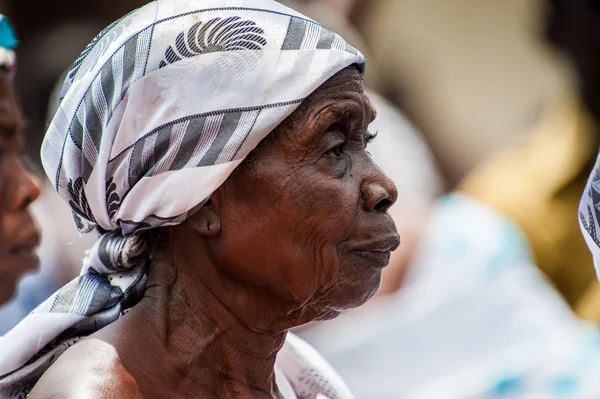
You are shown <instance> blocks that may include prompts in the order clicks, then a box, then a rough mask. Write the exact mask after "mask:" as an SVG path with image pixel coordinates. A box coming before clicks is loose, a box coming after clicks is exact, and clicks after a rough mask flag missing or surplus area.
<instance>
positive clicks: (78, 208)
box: [68, 177, 96, 223]
mask: <svg viewBox="0 0 600 399" xmlns="http://www.w3.org/2000/svg"><path fill="white" fill-rule="evenodd" d="M86 183H87V181H86V179H85V178H84V177H78V178H77V179H75V181H73V180H69V185H68V187H69V194H70V195H71V200H70V201H69V205H70V206H71V209H72V210H73V212H75V213H76V214H78V215H79V216H81V217H82V218H84V219H86V220H89V221H90V222H94V223H95V222H96V219H95V218H94V215H93V214H92V210H91V209H90V205H89V203H88V200H87V197H86V195H85V190H84V189H83V188H84V186H85V184H86Z"/></svg>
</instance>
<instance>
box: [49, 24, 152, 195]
mask: <svg viewBox="0 0 600 399" xmlns="http://www.w3.org/2000/svg"><path fill="white" fill-rule="evenodd" d="M152 29H153V28H152V27H150V28H147V29H144V30H143V31H141V32H139V33H138V34H136V35H135V36H133V37H132V38H130V39H129V40H128V41H127V42H126V43H125V44H124V45H123V46H122V47H121V48H120V49H119V50H118V51H117V52H115V53H114V54H113V56H112V57H111V58H110V60H108V61H107V62H106V63H105V64H104V66H103V67H102V69H101V70H100V72H99V74H98V75H97V76H96V78H95V79H94V82H93V83H92V85H91V86H90V88H89V89H88V90H87V92H86V94H85V96H84V97H83V99H82V100H81V102H80V104H79V106H78V108H77V110H76V112H75V117H74V118H73V119H72V120H71V124H70V127H69V137H70V138H71V140H72V142H73V143H74V144H75V145H76V146H77V147H78V148H79V149H80V150H81V151H82V152H83V156H82V157H81V165H80V168H81V175H82V176H83V177H84V178H86V179H87V178H89V175H90V174H91V172H92V169H93V167H94V165H95V164H96V161H97V157H98V152H99V150H100V142H101V140H102V135H101V134H98V132H101V131H103V130H104V128H105V127H106V125H107V123H108V121H109V120H110V118H111V116H112V113H113V112H114V111H115V109H116V108H117V106H118V105H119V103H120V102H121V100H122V98H123V96H124V95H125V92H126V91H127V90H128V89H129V87H130V86H131V84H132V83H133V82H135V81H136V80H138V79H139V78H141V77H142V76H143V74H144V67H145V64H146V60H147V57H148V52H149V48H150V37H151V35H152ZM61 167H62V163H61V165H60V167H59V172H60V170H61ZM59 179H60V175H57V180H56V185H57V187H59Z"/></svg>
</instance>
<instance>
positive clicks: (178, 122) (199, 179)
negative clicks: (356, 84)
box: [0, 0, 364, 396]
mask: <svg viewBox="0 0 600 399" xmlns="http://www.w3.org/2000/svg"><path fill="white" fill-rule="evenodd" d="M351 64H356V65H358V66H359V68H361V69H362V68H363V67H364V58H363V56H362V55H361V54H360V53H359V52H358V51H357V50H356V49H354V48H353V47H351V46H350V45H348V44H347V43H346V42H345V41H344V40H343V39H342V38H341V37H340V36H338V35H336V34H334V33H333V32H331V31H329V30H327V29H324V28H322V27H321V26H320V25H318V24H317V23H315V22H313V21H312V20H310V19H308V18H306V17H304V16H302V15H301V14H298V13H296V12H295V11H293V10H291V9H289V8H287V7H284V6H282V5H280V4H279V3H276V2H274V1H271V0H243V1H242V0H158V1H155V2H153V3H150V4H148V5H146V6H144V7H142V8H140V9H138V10H136V11H134V12H132V13H130V14H129V15H127V16H125V17H123V18H122V19H121V20H119V21H117V22H115V23H113V24H112V25H110V26H109V27H108V28H106V29H105V30H104V31H102V32H101V33H100V34H99V35H98V36H97V37H96V38H95V39H94V40H93V41H92V42H91V43H90V45H89V46H88V47H87V48H86V49H85V50H84V51H83V53H82V55H81V56H80V57H79V58H78V59H77V60H76V62H75V63H74V65H73V67H72V69H71V70H70V71H69V72H68V74H67V78H66V81H65V84H64V87H63V90H62V93H61V100H60V103H59V108H58V111H57V112H56V115H55V117H54V119H53V120H52V123H51V124H50V127H49V129H48V132H47V134H46V137H45V139H44V142H43V145H42V161H43V165H44V168H45V170H46V173H47V174H48V176H49V178H50V179H51V180H52V182H53V183H54V185H55V187H56V189H57V191H58V193H59V194H60V195H61V196H62V197H63V198H64V199H65V201H67V202H68V203H69V204H70V206H71V208H72V210H73V213H74V215H75V219H76V222H77V224H78V227H79V228H80V230H81V231H89V230H92V229H96V230H98V231H100V232H101V233H102V234H103V235H102V236H101V238H100V240H99V241H98V242H97V243H96V245H95V246H94V247H93V248H92V250H91V251H90V254H89V256H88V257H87V258H86V260H85V262H84V267H83V269H82V274H81V276H80V277H79V278H78V279H76V280H74V281H73V282H71V283H70V284H69V285H67V286H65V287H63V288H62V289H61V290H59V291H58V292H57V293H56V294H54V295H53V296H52V297H51V298H49V299H48V300H47V301H46V302H44V303H43V304H42V305H40V306H39V307H38V308H37V309H36V310H34V311H33V312H32V313H31V314H30V315H29V316H28V317H27V318H26V319H25V320H23V322H22V323H20V324H19V325H18V326H17V327H16V328H15V329H13V330H12V331H10V332H9V333H8V334H6V335H5V336H4V337H1V338H0V394H2V395H5V394H6V395H16V394H18V393H19V392H27V391H28V389H30V388H31V385H32V384H34V383H35V381H37V378H39V376H40V375H41V373H43V371H45V370H46V369H47V368H48V367H49V365H50V364H51V363H52V362H53V361H54V360H55V359H56V357H57V356H58V355H59V354H60V353H62V351H64V350H65V349H66V348H67V347H68V346H69V345H71V344H72V343H74V342H76V340H77V339H78V337H80V336H82V335H86V334H89V333H91V332H94V331H96V330H98V329H99V328H102V327H103V326H105V325H106V324H109V323H111V322H112V321H114V320H116V319H117V318H118V317H119V315H121V314H123V312H124V311H126V309H127V308H128V307H131V306H132V305H134V304H135V303H136V301H137V300H138V299H139V296H140V295H141V293H143V288H144V284H145V276H146V274H147V273H146V272H147V268H148V266H147V263H146V262H144V261H140V259H142V260H143V256H141V257H140V258H139V259H138V258H135V257H133V258H131V257H128V256H127V255H128V254H130V253H134V254H135V255H140V254H143V252H144V249H145V248H144V246H143V243H141V242H139V240H137V239H136V237H138V236H139V235H138V234H137V233H139V232H140V231H143V230H147V229H152V228H156V227H160V226H168V225H175V224H178V223H181V222H183V221H184V220H185V219H186V218H188V217H189V216H190V215H191V214H193V213H194V212H195V211H196V210H197V209H198V208H199V207H200V206H201V205H202V204H203V203H204V201H205V200H206V199H207V198H208V197H209V196H210V195H211V194H212V193H213V192H214V190H215V189H217V188H218V187H219V186H220V185H221V184H222V183H223V182H224V181H225V180H226V179H227V177H228V176H229V174H230V173H231V172H232V171H233V170H234V169H235V168H236V167H237V166H238V165H239V164H240V162H241V161H242V160H243V159H244V158H245V157H246V156H247V155H248V153H249V152H250V151H251V150H252V149H253V148H255V146H256V145H257V144H258V143H259V142H260V141H261V140H262V139H263V138H264V137H265V136H266V135H267V134H268V133H269V132H271V131H272V130H273V128H275V127H276V126H277V125H278V124H279V123H281V122H282V121H283V120H284V119H285V118H286V117H287V116H288V115H289V114H290V113H291V112H292V111H293V110H294V109H296V107H297V106H298V105H299V104H300V103H301V102H302V101H303V99H304V98H305V97H307V96H308V95H309V94H310V93H311V92H313V91H314V90H315V89H317V88H318V87H319V86H320V85H321V84H322V83H323V82H325V81H326V80H327V79H328V78H330V77H331V76H333V75H334V74H335V73H337V72H338V71H340V70H341V69H343V68H345V67H346V66H349V65H351ZM132 248H133V249H135V250H132ZM132 251H133V252H132ZM136 259H137V260H136ZM15 392H16V393H15ZM6 395H5V396H6Z"/></svg>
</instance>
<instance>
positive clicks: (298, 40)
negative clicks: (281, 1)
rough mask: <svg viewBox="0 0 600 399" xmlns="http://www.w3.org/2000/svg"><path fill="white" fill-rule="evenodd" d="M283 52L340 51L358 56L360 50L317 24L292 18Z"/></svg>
mask: <svg viewBox="0 0 600 399" xmlns="http://www.w3.org/2000/svg"><path fill="white" fill-rule="evenodd" d="M281 49H282V50H315V49H316V50H338V51H345V52H347V53H350V54H353V55H357V54H359V52H358V50H356V49H355V48H354V47H352V46H351V45H350V44H348V43H346V41H345V40H344V39H342V37H341V36H340V35H338V34H336V33H334V32H332V31H330V30H329V29H327V28H324V27H322V26H321V25H319V24H318V23H316V22H313V21H310V20H307V19H303V18H298V17H290V23H289V25H288V29H287V33H286V35H285V39H284V40H283V44H282V46H281Z"/></svg>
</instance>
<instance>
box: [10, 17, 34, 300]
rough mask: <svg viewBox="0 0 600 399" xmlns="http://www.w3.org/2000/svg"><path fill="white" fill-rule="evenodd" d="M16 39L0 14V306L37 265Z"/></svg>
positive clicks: (30, 176)
mask: <svg viewBox="0 0 600 399" xmlns="http://www.w3.org/2000/svg"><path fill="white" fill-rule="evenodd" d="M16 44H17V40H16V38H15V36H14V34H13V31H12V28H11V27H10V24H9V22H8V19H6V17H5V16H3V15H1V14H0V305H2V304H3V303H5V302H6V301H8V300H9V299H10V298H11V297H12V296H13V294H14V292H15V288H16V285H17V282H18V281H19V279H20V277H21V276H22V275H23V274H25V273H26V272H28V271H32V270H34V269H36V268H37V266H38V257H37V255H36V254H35V248H36V246H37V245H38V242H39V240H40V238H39V233H38V230H37V228H36V226H35V224H34V222H33V219H32V217H31V215H30V214H29V211H28V207H29V204H31V202H33V201H34V200H35V199H36V198H37V197H38V196H39V194H40V184H39V182H38V179H37V178H36V177H35V176H34V175H33V174H31V172H30V171H29V170H28V169H27V167H26V166H25V164H24V163H23V159H22V157H21V152H22V150H23V145H24V144H23V118H22V117H21V113H20V111H19V106H18V105H17V101H16V99H15V96H14V93H13V89H12V78H13V75H14V69H15V53H14V51H13V49H14V47H15V46H16Z"/></svg>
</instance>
